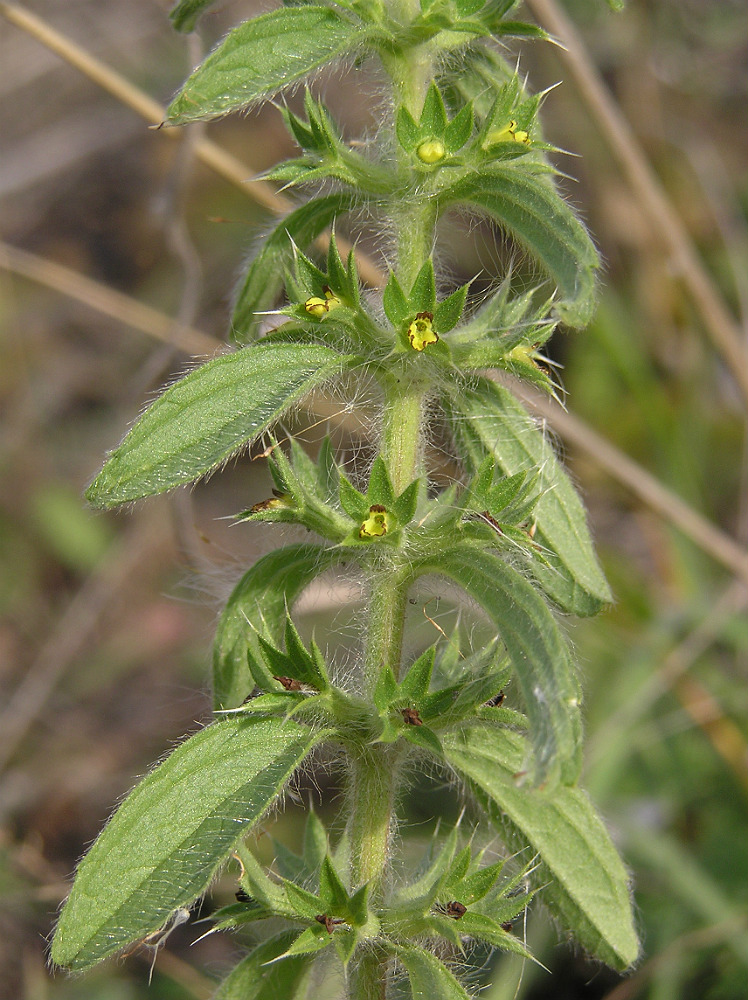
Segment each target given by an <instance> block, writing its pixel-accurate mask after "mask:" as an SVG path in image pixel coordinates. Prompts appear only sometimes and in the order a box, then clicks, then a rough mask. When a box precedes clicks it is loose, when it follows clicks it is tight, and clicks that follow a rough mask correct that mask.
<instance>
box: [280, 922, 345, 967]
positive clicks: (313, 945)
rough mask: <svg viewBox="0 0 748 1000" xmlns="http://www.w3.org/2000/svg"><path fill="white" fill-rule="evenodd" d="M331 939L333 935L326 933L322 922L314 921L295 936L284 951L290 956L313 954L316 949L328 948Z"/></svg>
mask: <svg viewBox="0 0 748 1000" xmlns="http://www.w3.org/2000/svg"><path fill="white" fill-rule="evenodd" d="M332 941H333V935H332V934H328V933H327V931H326V930H325V928H324V927H323V926H322V924H319V923H315V924H313V925H312V926H311V927H307V929H306V930H305V931H302V932H301V934H299V936H298V937H297V938H296V940H295V941H294V942H293V944H292V945H290V946H289V947H288V948H287V949H286V951H285V952H284V956H283V957H284V959H285V958H286V957H288V958H292V957H293V956H294V955H313V954H314V953H315V952H317V951H322V950H323V949H324V948H328V947H329V946H330V945H331V944H332Z"/></svg>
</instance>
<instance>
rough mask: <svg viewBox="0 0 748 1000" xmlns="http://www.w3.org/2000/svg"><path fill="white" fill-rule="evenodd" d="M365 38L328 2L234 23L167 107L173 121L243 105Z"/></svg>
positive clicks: (177, 122)
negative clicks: (322, 4) (327, 4)
mask: <svg viewBox="0 0 748 1000" xmlns="http://www.w3.org/2000/svg"><path fill="white" fill-rule="evenodd" d="M365 40H366V32H365V29H364V28H362V26H361V24H360V23H357V22H356V21H355V20H354V19H352V18H351V17H350V16H348V15H346V14H344V13H343V12H341V11H339V10H336V9H335V8H332V7H318V6H309V5H306V4H305V5H304V6H299V7H281V9H280V10H273V11H270V13H268V14H261V15H260V16H259V17H255V18H253V19H252V20H250V21H245V22H244V24H240V25H239V27H238V28H234V30H233V31H231V32H230V33H229V34H228V35H227V36H226V38H225V39H224V40H223V41H222V42H221V43H220V45H219V46H218V47H217V48H216V49H214V50H213V52H211V54H210V55H209V56H208V58H207V59H206V60H205V61H204V62H203V63H202V64H201V65H200V66H198V68H197V69H196V70H195V72H194V73H193V74H192V75H191V76H190V77H189V79H188V80H187V82H186V83H185V85H184V87H183V88H182V90H181V91H180V92H179V94H177V96H176V97H175V98H174V100H173V101H172V103H171V104H170V105H169V109H168V111H167V121H168V122H169V124H171V125H183V124H185V123H186V122H192V121H198V120H199V119H201V118H213V117H215V116H216V115H223V114H226V113H227V112H228V111H236V110H238V109H239V108H245V107H247V105H249V104H252V103H254V102H255V101H257V100H259V99H260V98H262V97H268V96H270V95H271V94H274V93H276V92H277V91H278V90H281V89H282V88H284V87H287V86H289V85H290V84H292V83H295V82H296V81H297V80H302V79H303V78H304V77H305V76H308V75H309V74H310V73H312V72H314V70H316V69H319V67H320V66H324V65H325V63H328V62H331V61H332V60H333V59H336V58H338V57H339V56H342V55H345V54H346V53H348V52H350V51H351V50H352V49H353V48H355V47H357V46H358V45H360V44H361V42H363V41H365Z"/></svg>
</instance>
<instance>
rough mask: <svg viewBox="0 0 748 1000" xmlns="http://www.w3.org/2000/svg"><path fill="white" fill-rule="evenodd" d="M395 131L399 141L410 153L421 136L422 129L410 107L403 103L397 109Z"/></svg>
mask: <svg viewBox="0 0 748 1000" xmlns="http://www.w3.org/2000/svg"><path fill="white" fill-rule="evenodd" d="M395 132H396V134H397V141H398V142H399V143H400V145H401V146H402V147H403V149H404V150H406V151H407V152H408V153H410V152H411V151H412V150H413V149H415V147H416V145H417V144H418V141H419V140H420V138H421V130H420V128H419V127H418V124H417V123H416V121H415V119H414V118H413V116H412V115H411V113H410V112H409V111H408V109H407V108H405V107H403V106H402V105H400V107H399V108H398V109H397V115H396V117H395Z"/></svg>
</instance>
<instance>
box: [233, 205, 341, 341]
mask: <svg viewBox="0 0 748 1000" xmlns="http://www.w3.org/2000/svg"><path fill="white" fill-rule="evenodd" d="M355 204H356V199H355V196H354V195H352V194H349V193H342V192H338V193H336V194H329V195H325V196H324V197H321V198H313V199H312V200H311V201H309V202H307V203H306V204H304V205H302V206H301V207H300V208H297V209H295V210H294V211H293V212H291V213H290V214H289V215H287V216H286V217H285V219H283V220H282V221H281V222H279V223H278V225H277V226H276V227H275V229H274V230H273V231H272V233H270V235H269V236H268V237H267V238H266V239H265V240H264V242H263V244H262V247H261V249H260V250H259V251H258V253H257V255H256V256H255V257H254V258H253V260H252V263H251V264H250V265H249V270H248V271H247V274H246V276H245V278H244V280H243V281H242V283H241V286H240V287H239V292H238V294H237V296H236V303H235V305H234V312H233V315H232V317H231V336H232V338H233V339H234V340H235V341H237V343H244V342H246V341H248V340H252V339H254V338H255V337H256V336H257V335H258V333H259V327H260V323H261V321H262V318H263V317H262V316H258V315H257V313H260V312H262V311H263V310H265V309H270V308H271V307H272V306H274V305H275V302H276V300H277V298H278V296H279V295H280V293H281V289H282V288H283V274H284V271H285V270H286V267H287V266H288V264H289V263H290V261H291V260H292V258H293V251H294V244H296V246H297V247H298V248H299V249H300V250H306V248H307V247H308V246H309V244H310V243H311V242H312V241H313V240H315V239H316V238H317V237H318V236H319V234H320V233H322V232H323V231H324V230H325V229H326V228H327V227H328V226H330V225H332V223H333V221H334V220H335V219H336V218H337V217H338V216H339V215H343V214H344V213H345V212H349V211H350V210H351V208H352V207H353V206H354V205H355Z"/></svg>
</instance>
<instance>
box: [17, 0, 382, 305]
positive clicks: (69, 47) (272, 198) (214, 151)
mask: <svg viewBox="0 0 748 1000" xmlns="http://www.w3.org/2000/svg"><path fill="white" fill-rule="evenodd" d="M0 14H2V15H3V16H4V17H6V18H7V20H9V21H10V22H12V23H13V24H15V25H16V27H18V28H21V29H22V30H23V31H26V32H27V33H28V34H29V35H31V36H32V37H33V38H35V39H36V40H37V41H38V42H41V44H42V45H46V47H47V48H48V49H50V50H51V51H52V52H56V53H57V55H59V56H60V57H61V58H62V59H64V60H65V62H67V63H68V64H69V65H71V66H74V67H75V68H76V69H77V70H80V72H81V73H83V74H84V76H87V77H88V78H89V80H92V81H93V82H94V83H96V84H98V86H99V87H101V88H102V89H103V90H105V91H106V92H107V93H109V94H111V95H112V96H113V97H116V98H117V100H118V101H120V102H121V103H122V104H124V105H126V106H127V107H128V108H131V109H132V110H133V111H135V112H136V113H137V114H139V115H140V117H141V118H143V119H145V121H147V122H148V123H149V124H150V125H152V126H156V125H159V124H160V123H161V122H163V120H164V116H165V110H164V108H163V107H162V106H161V105H160V104H159V103H158V102H157V101H154V100H153V98H152V97H149V96H148V94H146V93H144V92H143V91H142V90H140V89H139V88H138V87H136V86H135V85H134V84H132V83H130V81H129V80H127V79H126V78H125V77H124V76H122V75H121V74H120V73H117V72H116V70H113V69H111V68H110V67H109V66H107V65H106V63H103V62H101V60H100V59H97V58H96V57H95V56H93V55H91V53H90V52H87V51H86V49H84V48H82V47H81V46H80V45H78V44H77V43H76V42H74V41H72V40H71V39H70V38H67V37H66V36H65V35H63V34H61V33H60V32H59V31H56V30H55V29H54V28H52V27H51V26H50V25H49V24H47V23H46V21H43V20H42V19H41V18H40V17H37V16H36V15H35V14H32V13H31V12H30V11H27V10H23V9H22V8H21V7H18V6H16V5H15V4H9V3H0ZM159 135H164V136H168V137H169V138H170V139H180V138H182V130H181V129H174V128H162V129H159ZM194 154H195V156H196V157H197V159H198V160H200V161H201V163H204V164H205V165H206V166H207V167H210V169H211V170H213V171H215V172H216V173H217V174H218V175H219V176H221V177H223V178H224V179H225V180H227V181H229V182H230V183H231V184H234V185H236V186H237V187H238V188H240V189H241V190H242V191H243V192H244V193H245V194H246V195H248V196H249V197H250V198H251V199H252V200H253V201H254V202H256V203H257V204H258V205H260V206H262V207H263V208H266V209H267V210H268V211H269V212H272V213H273V214H274V215H279V216H282V215H286V214H287V213H288V212H290V211H291V209H293V208H294V203H293V202H292V201H290V199H288V198H284V197H283V195H280V194H278V193H277V192H276V191H275V190H274V189H273V187H272V186H271V185H270V184H268V183H267V182H266V181H256V180H250V179H249V178H251V176H252V174H253V173H254V171H253V169H252V168H251V167H249V166H248V165H247V164H246V163H243V162H242V161H241V160H239V159H238V158H237V157H236V156H233V155H232V154H231V153H228V152H227V151H226V150H225V149H222V148H221V147H220V146H219V145H217V144H216V143H215V142H212V141H211V140H210V139H201V140H200V141H199V142H198V143H196V145H195V150H194ZM317 243H318V244H319V245H320V246H321V247H323V248H325V249H326V248H327V243H328V239H327V237H326V236H324V235H323V236H321V237H320V238H319V240H317ZM338 247H339V248H340V251H341V253H344V254H347V253H348V251H349V249H350V244H349V243H347V242H346V240H344V239H343V238H342V237H339V238H338ZM356 261H357V264H358V270H359V274H360V275H361V278H362V279H363V280H364V281H365V282H366V283H367V284H368V285H371V286H372V287H377V286H378V285H381V284H383V283H384V275H383V274H382V272H381V271H380V270H379V268H378V267H377V266H376V265H375V264H374V262H373V261H372V260H370V259H369V258H368V257H367V256H366V255H365V254H362V253H360V252H358V251H357V254H356Z"/></svg>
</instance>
